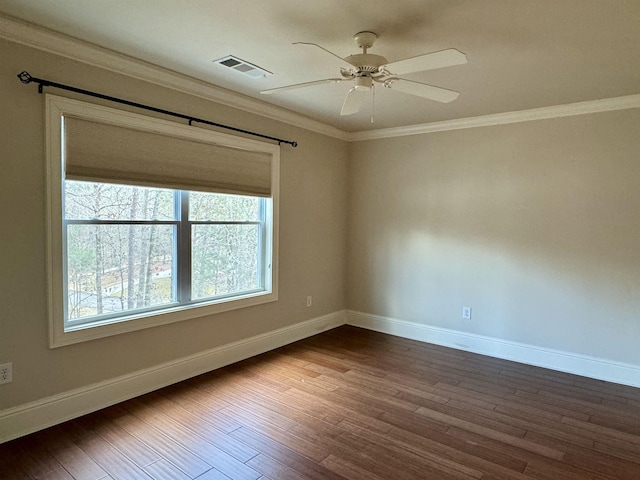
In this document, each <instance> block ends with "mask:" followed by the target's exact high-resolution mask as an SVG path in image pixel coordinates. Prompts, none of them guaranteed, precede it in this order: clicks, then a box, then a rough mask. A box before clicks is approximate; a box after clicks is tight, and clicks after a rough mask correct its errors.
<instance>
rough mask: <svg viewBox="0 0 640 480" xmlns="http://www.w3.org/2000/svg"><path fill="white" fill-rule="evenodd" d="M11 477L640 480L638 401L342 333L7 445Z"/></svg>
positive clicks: (3, 453) (386, 339) (514, 368)
mask: <svg viewBox="0 0 640 480" xmlns="http://www.w3.org/2000/svg"><path fill="white" fill-rule="evenodd" d="M0 478H2V479H4V480H7V479H18V478H19V479H23V478H24V479H34V478H37V479H47V480H52V479H71V478H75V479H103V478H104V479H110V478H113V479H149V478H156V479H191V478H198V479H200V480H218V479H228V478H232V479H262V480H266V479H273V480H289V479H343V478H346V479H363V480H379V479H393V480H403V479H433V480H446V479H483V480H489V479H521V480H524V479H532V478H535V479H551V480H558V479H576V480H578V479H581V480H582V479H616V480H618V479H634V480H637V479H640V389H634V388H631V387H624V386H620V385H615V384H610V383H606V382H601V381H597V380H590V379H586V378H583V377H578V376H573V375H568V374H563V373H558V372H553V371H549V370H545V369H541V368H536V367H531V366H526V365H521V364H516V363H512V362H507V361H504V360H497V359H494V358H489V357H483V356H480V355H475V354H471V353H466V352H460V351H456V350H451V349H447V348H443V347H437V346H433V345H428V344H423V343H419V342H415V341H411V340H405V339H400V338H397V337H392V336H388V335H383V334H379V333H374V332H369V331H366V330H361V329H357V328H354V327H340V328H338V329H335V330H332V331H330V332H326V333H323V334H321V335H317V336H315V337H312V338H309V339H306V340H303V341H301V342H298V343H295V344H292V345H290V346H287V347H284V348H281V349H278V350H276V351H273V352H270V353H268V354H265V355H261V356H259V357H255V358H252V359H250V360H247V361H244V362H241V363H238V364H236V365H233V366H230V367H227V368H224V369H220V370H217V371H215V372H212V373H210V374H207V375H203V376H200V377H197V378H194V379H192V380H189V381H186V382H183V383H181V384H178V385H174V386H172V387H169V388H165V389H163V390H160V391H158V392H154V393H152V394H149V395H146V396H144V397H140V398H137V399H135V400H131V401H128V402H125V403H123V404H120V405H116V406H114V407H111V408H108V409H106V410H103V411H100V412H97V413H95V414H91V415H88V416H85V417H82V418H80V419H78V420H74V421H71V422H68V423H65V424H63V425H60V426H57V427H54V428H50V429H48V430H45V431H42V432H39V433H36V434H33V435H30V436H28V437H25V438H22V439H18V440H15V441H12V442H8V443H5V444H3V445H0Z"/></svg>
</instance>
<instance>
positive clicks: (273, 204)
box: [45, 94, 280, 348]
mask: <svg viewBox="0 0 640 480" xmlns="http://www.w3.org/2000/svg"><path fill="white" fill-rule="evenodd" d="M45 102H46V174H47V182H46V188H47V191H46V200H47V205H46V222H47V226H46V227H47V228H46V229H47V297H48V299H47V300H48V301H47V303H48V320H49V347H50V348H56V347H61V346H64V345H70V344H74V343H79V342H84V341H88V340H94V339H97V338H103V337H108V336H112V335H119V334H122V333H126V332H132V331H136V330H141V329H145V328H150V327H154V326H158V325H166V324H169V323H174V322H179V321H183V320H189V319H193V318H199V317H204V316H209V315H215V314H218V313H222V312H227V311H230V310H236V309H240V308H246V307H251V306H255V305H261V304H264V303H268V302H273V301H276V300H277V299H278V236H279V235H278V232H279V215H278V212H279V208H278V206H279V185H280V181H279V180H280V179H279V172H280V148H279V146H277V145H272V144H268V143H264V142H260V141H256V140H251V139H246V138H243V137H237V136H232V135H228V134H224V133H219V132H214V131H212V130H208V129H204V128H198V127H193V126H189V125H183V124H179V123H176V122H171V121H167V120H162V119H158V118H153V117H149V116H145V115H140V114H136V113H132V112H128V111H124V110H118V109H114V108H110V107H105V106H101V105H95V104H91V103H86V102H82V101H78V100H72V99H69V98H65V97H59V96H56V95H51V94H47V95H46V100H45ZM66 115H67V116H74V117H78V118H82V119H86V120H94V121H99V122H102V123H108V124H112V125H117V126H122V127H129V128H135V129H138V130H145V131H149V132H153V133H159V134H163V135H168V136H174V137H178V138H185V139H189V140H196V141H198V142H206V143H211V144H215V145H222V146H228V147H234V148H240V149H245V150H249V151H254V152H263V153H268V154H269V155H271V185H272V187H271V201H270V202H265V204H266V205H267V206H268V207H267V208H270V209H271V212H267V214H269V213H270V214H271V218H272V223H271V235H267V236H266V238H265V251H266V252H267V255H268V253H269V252H270V253H271V264H270V268H269V264H268V262H267V263H266V268H267V271H266V272H265V291H261V292H257V293H248V294H245V295H238V296H234V297H233V299H228V298H224V299H217V300H213V301H210V302H206V301H205V302H202V303H197V304H189V305H180V306H176V307H169V308H163V309H162V310H158V311H155V312H136V313H133V314H131V315H126V316H123V317H121V318H120V319H118V320H117V321H114V320H113V319H111V320H109V321H105V322H104V323H98V322H96V323H94V324H91V325H83V326H78V327H76V328H73V329H67V330H65V318H64V310H65V298H64V278H65V277H64V263H65V262H64V257H63V255H64V253H63V230H62V229H63V200H62V199H63V188H64V182H63V180H64V170H63V169H64V165H63V160H62V145H63V138H62V118H63V117H64V116H66Z"/></svg>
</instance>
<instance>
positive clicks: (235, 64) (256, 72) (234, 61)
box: [213, 55, 271, 78]
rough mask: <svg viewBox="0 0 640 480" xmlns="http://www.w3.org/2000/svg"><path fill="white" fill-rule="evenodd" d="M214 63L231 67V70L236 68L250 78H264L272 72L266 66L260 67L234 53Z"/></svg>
mask: <svg viewBox="0 0 640 480" xmlns="http://www.w3.org/2000/svg"><path fill="white" fill-rule="evenodd" d="M213 63H217V64H219V65H222V66H223V67H227V68H230V69H231V70H235V71H236V72H239V73H242V74H243V75H246V76H247V77H250V78H262V77H266V76H267V75H271V72H269V71H267V70H265V69H264V68H260V67H258V66H257V65H253V64H252V63H249V62H245V61H244V60H241V59H239V58H237V57H234V56H233V55H228V56H226V57H223V58H221V59H219V60H214V62H213Z"/></svg>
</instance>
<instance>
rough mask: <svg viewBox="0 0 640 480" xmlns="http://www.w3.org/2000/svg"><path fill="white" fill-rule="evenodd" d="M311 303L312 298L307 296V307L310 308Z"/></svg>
mask: <svg viewBox="0 0 640 480" xmlns="http://www.w3.org/2000/svg"><path fill="white" fill-rule="evenodd" d="M312 303H313V298H312V297H311V295H309V296H308V297H307V307H310V306H311V304H312Z"/></svg>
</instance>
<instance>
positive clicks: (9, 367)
mask: <svg viewBox="0 0 640 480" xmlns="http://www.w3.org/2000/svg"><path fill="white" fill-rule="evenodd" d="M12 381H13V364H12V363H11V362H9V363H2V364H0V384H3V383H9V382H12Z"/></svg>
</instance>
